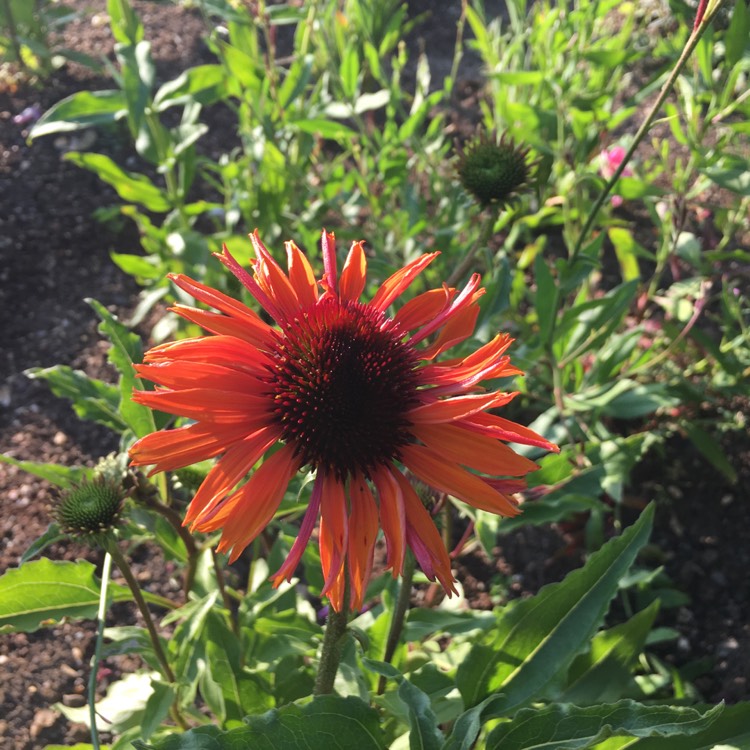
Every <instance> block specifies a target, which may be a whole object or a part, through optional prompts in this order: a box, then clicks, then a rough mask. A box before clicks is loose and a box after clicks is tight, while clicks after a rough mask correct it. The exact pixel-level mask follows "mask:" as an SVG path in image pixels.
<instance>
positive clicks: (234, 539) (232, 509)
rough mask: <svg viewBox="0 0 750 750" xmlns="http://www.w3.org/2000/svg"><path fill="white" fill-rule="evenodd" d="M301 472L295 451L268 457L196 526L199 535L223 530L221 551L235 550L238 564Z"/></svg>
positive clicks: (285, 451) (234, 557)
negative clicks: (290, 481) (293, 478)
mask: <svg viewBox="0 0 750 750" xmlns="http://www.w3.org/2000/svg"><path fill="white" fill-rule="evenodd" d="M298 468H299V459H297V458H295V456H294V448H293V447H292V446H289V445H285V446H284V447H283V448H281V450H279V451H277V452H276V453H274V454H273V455H272V456H269V457H268V458H267V459H266V460H265V461H264V462H263V464H262V465H261V467H260V468H259V469H258V470H257V471H255V472H254V473H253V475H252V476H251V477H250V479H249V480H248V481H247V482H246V483H245V484H244V485H243V486H242V487H241V488H240V489H239V490H237V491H236V492H235V493H234V494H232V495H230V496H229V497H228V498H226V500H224V501H223V502H222V503H221V504H220V505H219V506H217V508H216V509H214V511H213V512H212V514H211V515H210V517H208V518H206V519H205V520H203V521H201V522H200V523H199V524H196V527H195V528H196V530H197V531H216V529H220V528H223V532H222V535H221V541H220V542H219V546H218V550H219V551H220V552H227V551H228V550H232V554H231V557H230V560H232V561H234V560H236V559H237V558H238V557H239V555H240V553H241V552H242V550H243V549H244V548H245V547H247V545H248V544H250V542H252V541H253V539H255V537H256V536H258V534H260V532H261V531H263V529H264V528H265V527H266V526H267V525H268V524H269V523H270V521H271V519H272V518H273V516H274V513H276V511H277V510H278V507H279V503H280V502H281V500H282V498H283V497H284V493H285V492H286V488H287V487H288V485H289V480H290V479H291V477H292V475H293V474H294V473H295V472H296V471H297V470H298Z"/></svg>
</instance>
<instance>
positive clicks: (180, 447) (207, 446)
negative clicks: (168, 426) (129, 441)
mask: <svg viewBox="0 0 750 750" xmlns="http://www.w3.org/2000/svg"><path fill="white" fill-rule="evenodd" d="M245 435H247V426H246V425H244V424H237V425H221V426H219V425H206V424H192V425H190V426H189V427H179V428H177V429H175V430H164V431H162V432H152V433H151V434H150V435H146V437H143V438H141V439H140V440H138V441H137V442H136V443H134V444H133V445H132V446H130V449H129V451H128V453H129V455H130V463H131V464H132V465H133V466H149V465H151V464H154V468H153V469H152V470H151V471H150V472H149V476H150V475H152V474H156V473H158V472H160V471H172V470H174V469H181V468H183V467H184V466H190V464H194V463H197V462H198V461H205V460H206V459H207V458H213V457H214V456H216V455H218V454H219V453H221V452H222V451H224V450H226V449H227V448H228V447H229V446H231V445H232V443H234V442H235V441H236V440H240V439H241V438H243V437H244V436H245Z"/></svg>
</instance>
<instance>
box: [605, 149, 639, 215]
mask: <svg viewBox="0 0 750 750" xmlns="http://www.w3.org/2000/svg"><path fill="white" fill-rule="evenodd" d="M625 153H626V152H625V149H624V148H623V147H622V146H612V148H611V149H609V150H607V149H606V148H605V149H604V150H603V151H602V152H601V153H600V154H599V174H601V176H602V177H603V178H604V179H605V180H611V179H612V177H613V176H614V174H615V172H616V171H617V169H618V167H619V166H620V164H622V161H623V159H624V158H625ZM620 176H621V177H632V176H633V170H632V169H631V168H630V167H625V169H623V170H622V175H620ZM610 203H611V204H612V206H613V207H614V208H619V207H620V206H621V205H622V196H621V195H613V196H612V197H611V198H610Z"/></svg>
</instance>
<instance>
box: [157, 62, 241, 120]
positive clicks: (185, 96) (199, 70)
mask: <svg viewBox="0 0 750 750" xmlns="http://www.w3.org/2000/svg"><path fill="white" fill-rule="evenodd" d="M224 96H226V73H225V71H224V67H223V66H221V65H196V66H195V67H193V68H189V69H188V70H186V71H184V72H182V73H181V74H180V75H179V76H177V78H175V79H174V80H172V81H167V83H165V84H163V85H162V86H161V88H160V89H159V90H158V91H157V92H156V96H155V97H154V109H155V110H156V111H157V112H163V111H164V110H165V109H168V108H169V107H174V106H176V105H178V104H189V103H191V102H198V103H199V104H202V105H204V106H206V105H209V104H214V103H215V102H218V101H221V100H222V99H223V98H224Z"/></svg>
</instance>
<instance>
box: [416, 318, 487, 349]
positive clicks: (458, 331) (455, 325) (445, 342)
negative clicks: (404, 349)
mask: <svg viewBox="0 0 750 750" xmlns="http://www.w3.org/2000/svg"><path fill="white" fill-rule="evenodd" d="M477 317H479V307H478V306H477V305H473V306H472V307H466V308H464V309H463V310H459V312H458V313H456V315H454V316H453V317H452V318H451V319H450V320H449V321H448V322H447V323H446V324H445V325H444V326H443V328H442V329H441V330H440V333H439V334H438V336H437V338H436V339H435V341H434V342H433V343H432V344H431V345H430V346H428V347H427V348H426V349H423V350H421V351H420V352H419V356H420V358H421V359H435V357H437V356H438V355H440V354H442V353H443V352H444V351H445V350H446V349H450V348H451V347H452V346H455V345H456V344H458V343H460V342H461V341H465V340H466V339H467V338H469V336H471V334H472V333H474V327H475V326H476V324H477Z"/></svg>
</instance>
